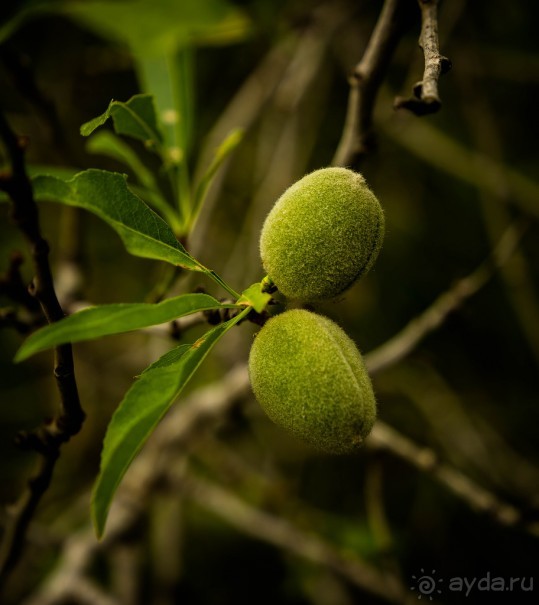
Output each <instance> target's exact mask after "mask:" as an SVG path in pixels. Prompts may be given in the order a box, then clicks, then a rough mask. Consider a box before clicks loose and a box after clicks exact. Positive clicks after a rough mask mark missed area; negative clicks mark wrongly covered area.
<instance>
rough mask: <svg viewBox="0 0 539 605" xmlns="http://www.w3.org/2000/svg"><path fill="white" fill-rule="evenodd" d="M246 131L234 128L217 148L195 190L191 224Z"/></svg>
mask: <svg viewBox="0 0 539 605" xmlns="http://www.w3.org/2000/svg"><path fill="white" fill-rule="evenodd" d="M243 135H244V131H243V130H242V129H241V128H236V129H235V130H232V131H231V132H230V133H229V134H228V135H227V136H226V138H225V140H224V141H223V142H222V143H221V144H220V145H219V147H218V148H217V149H216V150H215V155H214V157H213V160H212V162H211V164H210V165H209V166H208V168H207V169H206V171H205V172H204V174H203V175H202V178H201V179H200V182H199V184H198V186H197V188H196V192H195V202H194V205H193V213H192V221H191V225H193V224H194V222H195V221H196V219H197V217H198V214H199V212H200V209H201V208H202V205H203V204H204V200H205V199H206V194H207V192H208V189H209V187H210V185H211V183H212V181H213V178H214V176H215V174H216V173H217V171H218V170H219V168H220V167H221V165H222V163H223V162H224V161H225V160H226V159H227V158H228V157H229V156H230V154H231V153H232V152H233V151H234V149H236V147H237V146H238V145H239V144H240V143H241V141H242V139H243Z"/></svg>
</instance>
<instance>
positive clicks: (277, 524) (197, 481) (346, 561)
mask: <svg viewBox="0 0 539 605" xmlns="http://www.w3.org/2000/svg"><path fill="white" fill-rule="evenodd" d="M179 488H180V489H181V490H182V492H184V493H186V495H187V496H188V497H190V498H192V499H193V500H195V501H196V502H197V503H198V504H199V505H200V506H202V507H203V508H206V509H208V510H210V511H211V512H213V513H214V514H215V515H217V516H218V517H221V518H222V519H225V520H226V521H228V523H230V524H231V525H233V526H234V527H236V528H238V529H239V530H240V531H242V532H244V533H246V534H248V535H251V536H254V537H255V538H258V539H260V540H263V541H264V542H268V543H269V544H272V545H274V546H276V547H278V548H282V549H283V550H286V551H288V552H291V553H293V554H295V555H299V556H300V557H303V558H304V559H307V560H309V561H313V562H314V563H317V564H320V565H325V566H327V567H329V568H330V569H332V570H333V571H335V572H337V573H338V574H340V575H341V576H343V577H344V578H346V579H347V580H348V581H350V582H352V584H354V585H356V586H359V587H360V588H361V589H363V590H365V591H366V592H368V593H370V594H373V595H376V596H377V597H381V598H382V599H384V600H386V601H389V602H390V603H405V602H406V591H405V588H404V586H402V584H401V583H400V582H399V581H398V580H397V579H396V577H395V576H390V575H388V574H385V573H383V572H380V571H378V570H377V569H375V568H374V567H372V566H370V565H368V564H367V563H364V562H363V561H361V560H359V559H358V558H356V557H354V558H351V557H347V556H344V555H343V554H341V553H340V552H339V551H338V550H337V549H335V548H334V547H333V546H332V545H330V544H328V543H327V542H325V541H323V540H322V539H321V538H320V537H318V536H317V535H315V534H310V533H307V532H305V531H303V530H301V529H300V528H299V527H297V526H296V525H295V524H294V523H292V522H291V521H288V520H287V519H285V518H283V517H278V516H276V515H272V514H269V513H267V512H264V511H262V510H260V509H258V508H255V507H253V506H251V505H250V504H248V503H247V502H245V501H243V500H241V499H240V498H238V497H237V496H236V495H235V494H233V493H232V492H230V491H228V490H226V489H224V488H222V487H220V486H218V485H216V484H212V483H211V482H209V481H206V480H204V479H201V478H199V477H194V476H193V475H192V474H190V475H189V476H188V478H187V479H186V480H185V481H182V482H181V484H180V485H179Z"/></svg>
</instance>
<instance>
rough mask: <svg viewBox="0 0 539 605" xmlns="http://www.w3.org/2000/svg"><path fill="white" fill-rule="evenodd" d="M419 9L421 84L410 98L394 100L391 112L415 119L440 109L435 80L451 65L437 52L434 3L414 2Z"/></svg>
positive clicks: (436, 4) (436, 21)
mask: <svg viewBox="0 0 539 605" xmlns="http://www.w3.org/2000/svg"><path fill="white" fill-rule="evenodd" d="M418 2H419V7H420V9H421V34H420V35H419V46H420V47H421V48H422V50H423V54H424V55H425V70H424V72H423V80H421V82H417V84H415V86H414V90H413V93H414V94H413V96H412V97H410V98H402V97H397V98H396V99H395V104H394V107H395V109H401V108H404V109H409V110H410V111H411V112H412V113H415V114H416V115H417V116H423V115H426V114H429V113H435V112H437V111H438V110H439V109H440V107H441V106H442V102H441V100H440V95H439V94H438V80H439V78H440V76H441V75H442V74H445V73H447V72H448V71H449V70H450V69H451V61H450V60H449V59H448V58H447V57H444V56H442V55H441V54H440V51H439V48H438V0H418Z"/></svg>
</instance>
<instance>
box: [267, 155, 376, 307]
mask: <svg viewBox="0 0 539 605" xmlns="http://www.w3.org/2000/svg"><path fill="white" fill-rule="evenodd" d="M384 225H385V222H384V212H383V210H382V207H381V205H380V202H379V201H378V199H377V198H376V196H375V195H374V193H373V192H372V191H371V190H370V189H369V187H368V186H367V183H366V182H365V179H364V178H363V176H361V175H360V174H358V173H357V172H353V171H352V170H349V169H347V168H337V167H333V168H322V169H320V170H316V171H314V172H311V173H310V174H308V175H306V176H304V177H303V178H302V179H300V180H299V181H297V182H296V183H295V184H294V185H292V186H291V187H289V188H288V189H287V190H286V191H285V192H284V193H283V195H282V196H281V197H280V198H279V199H278V200H277V202H276V204H275V206H274V207H273V208H272V210H271V211H270V213H269V214H268V216H267V218H266V221H265V223H264V225H263V228H262V233H261V236H260V254H261V257H262V264H263V266H264V269H265V270H266V272H267V273H268V275H269V276H270V277H271V279H272V280H273V282H274V283H275V285H276V286H277V288H278V289H279V291H280V292H281V293H282V294H284V295H285V296H286V297H288V298H292V299H297V300H301V301H311V302H314V301H319V300H324V299H331V298H335V297H336V296H338V295H339V294H341V293H342V292H344V291H345V290H347V289H348V288H349V287H350V286H351V285H352V284H353V283H354V282H355V281H356V280H357V279H359V278H360V277H361V276H362V275H364V274H365V273H367V272H368V271H369V270H370V268H371V267H372V265H373V264H374V262H375V260H376V258H377V256H378V253H379V252H380V249H381V247H382V242H383V239H384Z"/></svg>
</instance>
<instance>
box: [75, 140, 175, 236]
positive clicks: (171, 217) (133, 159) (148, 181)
mask: <svg viewBox="0 0 539 605" xmlns="http://www.w3.org/2000/svg"><path fill="white" fill-rule="evenodd" d="M86 151H88V152H89V153H96V154H101V155H105V156H107V157H109V158H112V159H114V160H116V161H118V162H121V163H123V164H125V165H126V166H128V167H129V168H130V169H131V171H132V172H133V174H134V175H135V177H136V178H137V180H138V181H139V182H140V183H141V186H136V185H132V184H131V183H129V184H128V187H129V189H131V191H132V192H133V193H134V194H135V195H137V196H138V197H140V198H142V199H143V200H144V201H145V202H146V203H147V204H148V205H149V206H151V207H152V208H153V209H154V210H156V211H157V212H158V213H159V214H160V215H161V216H162V217H163V218H164V219H165V220H166V221H167V223H168V224H169V225H170V226H171V227H172V228H173V229H174V232H175V233H177V232H179V231H181V224H180V220H179V217H178V215H177V214H176V212H175V211H174V209H173V208H172V206H170V204H169V203H168V202H167V201H166V199H165V198H164V197H163V196H162V194H161V192H160V190H159V186H158V184H157V182H156V180H155V178H154V176H153V174H152V172H151V171H150V170H148V168H147V167H146V165H145V164H144V162H142V160H141V159H140V158H139V156H138V155H137V153H136V152H135V151H134V150H133V148H132V147H130V146H129V145H128V144H127V143H125V141H123V140H122V139H121V138H120V137H119V136H117V135H116V134H114V133H113V132H111V131H110V130H101V131H99V132H96V133H94V134H92V135H91V136H90V138H89V139H88V142H87V143H86ZM71 176H72V175H71Z"/></svg>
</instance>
